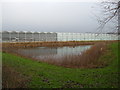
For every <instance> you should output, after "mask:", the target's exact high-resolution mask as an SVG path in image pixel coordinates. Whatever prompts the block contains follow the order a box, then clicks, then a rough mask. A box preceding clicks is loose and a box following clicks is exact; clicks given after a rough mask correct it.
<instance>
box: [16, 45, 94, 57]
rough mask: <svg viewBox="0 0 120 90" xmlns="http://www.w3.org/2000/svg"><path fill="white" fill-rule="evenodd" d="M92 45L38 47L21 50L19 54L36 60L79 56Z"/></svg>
mask: <svg viewBox="0 0 120 90" xmlns="http://www.w3.org/2000/svg"><path fill="white" fill-rule="evenodd" d="M91 46H92V45H84V46H75V47H68V46H67V47H36V48H29V49H19V50H18V53H19V54H21V55H23V56H27V57H31V58H35V59H44V58H50V57H52V58H58V57H63V56H65V55H79V54H81V53H82V52H84V51H85V50H87V49H89V48H90V47H91Z"/></svg>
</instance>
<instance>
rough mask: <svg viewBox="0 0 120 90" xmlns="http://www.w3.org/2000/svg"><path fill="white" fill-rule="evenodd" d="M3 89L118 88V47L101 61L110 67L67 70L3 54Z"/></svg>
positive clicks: (111, 45)
mask: <svg viewBox="0 0 120 90" xmlns="http://www.w3.org/2000/svg"><path fill="white" fill-rule="evenodd" d="M2 60H3V77H2V78H3V88H118V43H117V42H115V43H111V44H109V45H108V46H107V51H106V53H104V55H102V56H101V57H99V60H101V61H105V62H107V63H108V64H107V66H105V67H98V68H92V69H91V68H65V67H61V66H55V65H51V64H47V63H44V62H37V61H34V60H31V59H28V58H23V57H20V56H17V55H14V54H10V53H5V52H3V53H2Z"/></svg>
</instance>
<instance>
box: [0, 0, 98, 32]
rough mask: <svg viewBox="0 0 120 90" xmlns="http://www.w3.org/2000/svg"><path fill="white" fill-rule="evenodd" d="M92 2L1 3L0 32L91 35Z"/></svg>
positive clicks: (96, 25)
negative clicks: (77, 33) (0, 20)
mask: <svg viewBox="0 0 120 90" xmlns="http://www.w3.org/2000/svg"><path fill="white" fill-rule="evenodd" d="M94 5H95V2H38V3H37V2H31V3H29V2H19V3H18V2H17V3H15V2H13V3H3V4H2V26H3V27H2V30H9V31H39V32H93V31H95V29H96V28H97V27H98V23H97V21H96V20H95V19H94V15H93V14H92V12H93V10H94V9H92V8H91V7H92V6H94Z"/></svg>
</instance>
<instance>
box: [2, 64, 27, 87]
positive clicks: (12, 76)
mask: <svg viewBox="0 0 120 90" xmlns="http://www.w3.org/2000/svg"><path fill="white" fill-rule="evenodd" d="M2 67H3V70H2V88H27V87H26V82H27V79H26V77H24V76H22V75H21V74H20V73H18V72H16V71H15V70H14V69H13V68H12V67H9V66H7V65H3V66H2Z"/></svg>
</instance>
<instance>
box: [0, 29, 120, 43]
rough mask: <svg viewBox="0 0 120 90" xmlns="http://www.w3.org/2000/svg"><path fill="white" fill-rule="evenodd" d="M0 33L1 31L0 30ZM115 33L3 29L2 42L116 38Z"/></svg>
mask: <svg viewBox="0 0 120 90" xmlns="http://www.w3.org/2000/svg"><path fill="white" fill-rule="evenodd" d="M0 33H1V32H0ZM118 37H119V38H120V35H119V36H118V35H116V34H94V33H57V32H56V33H53V32H21V31H20V32H16V31H12V32H9V31H3V32H2V42H33V41H34V42H35V41H96V40H118ZM119 40H120V39H119Z"/></svg>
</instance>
